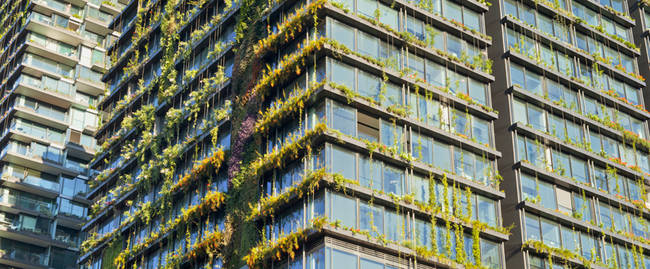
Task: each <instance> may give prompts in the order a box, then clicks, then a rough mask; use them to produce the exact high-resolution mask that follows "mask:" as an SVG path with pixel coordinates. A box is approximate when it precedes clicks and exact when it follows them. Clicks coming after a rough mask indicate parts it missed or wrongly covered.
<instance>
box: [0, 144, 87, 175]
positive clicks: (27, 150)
mask: <svg viewBox="0 0 650 269" xmlns="http://www.w3.org/2000/svg"><path fill="white" fill-rule="evenodd" d="M48 148H49V149H48ZM47 151H50V152H47ZM62 156H63V154H62V150H61V149H57V148H54V147H48V146H45V145H42V144H39V143H35V142H34V143H31V144H26V143H22V142H18V141H14V140H11V141H10V142H9V143H8V144H7V145H6V146H5V147H4V149H2V151H1V152H0V159H1V160H3V161H8V162H13V163H15V164H18V165H22V166H26V167H29V168H33V169H36V170H40V171H43V172H46V173H50V174H59V173H66V174H70V175H74V174H77V172H76V171H75V170H71V169H70V168H66V167H64V166H63V157H62Z"/></svg>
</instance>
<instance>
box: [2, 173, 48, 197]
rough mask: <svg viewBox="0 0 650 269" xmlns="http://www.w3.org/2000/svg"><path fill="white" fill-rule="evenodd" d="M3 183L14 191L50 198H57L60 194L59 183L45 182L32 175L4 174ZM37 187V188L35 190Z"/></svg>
mask: <svg viewBox="0 0 650 269" xmlns="http://www.w3.org/2000/svg"><path fill="white" fill-rule="evenodd" d="M2 183H3V185H7V186H9V187H11V188H13V189H17V190H21V191H25V192H29V193H33V194H36V195H40V196H43V197H48V198H56V197H57V196H58V194H59V189H60V185H59V183H56V182H52V181H49V180H45V179H42V178H39V177H36V176H32V175H15V174H9V173H4V174H2ZM34 187H36V188H34Z"/></svg>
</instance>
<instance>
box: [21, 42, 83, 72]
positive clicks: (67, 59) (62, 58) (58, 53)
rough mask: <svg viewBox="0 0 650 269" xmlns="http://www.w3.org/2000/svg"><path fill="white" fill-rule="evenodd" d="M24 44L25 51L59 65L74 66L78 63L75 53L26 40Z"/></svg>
mask: <svg viewBox="0 0 650 269" xmlns="http://www.w3.org/2000/svg"><path fill="white" fill-rule="evenodd" d="M25 44H26V45H27V48H26V50H27V51H28V52H31V53H34V54H36V55H40V56H43V57H46V58H48V59H52V60H55V61H57V62H59V63H62V64H65V65H69V66H75V65H77V63H79V60H78V58H79V56H78V54H77V52H66V51H63V50H61V49H60V48H58V47H57V46H55V45H53V44H51V43H49V44H48V43H45V44H39V43H37V42H36V41H35V40H27V41H26V42H25Z"/></svg>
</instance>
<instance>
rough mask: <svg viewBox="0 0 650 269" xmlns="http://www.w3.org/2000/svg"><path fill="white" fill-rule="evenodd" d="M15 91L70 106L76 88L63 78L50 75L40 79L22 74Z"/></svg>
mask: <svg viewBox="0 0 650 269" xmlns="http://www.w3.org/2000/svg"><path fill="white" fill-rule="evenodd" d="M14 91H15V92H16V93H19V94H21V95H24V96H27V97H31V98H34V99H36V100H39V101H44V102H47V103H50V104H52V105H55V106H58V107H63V108H69V107H70V105H71V104H72V103H71V101H70V100H72V98H73V96H74V93H75V92H76V89H75V87H74V85H72V84H70V83H67V82H65V81H63V80H55V79H51V78H49V77H44V79H39V78H35V77H32V76H29V75H26V74H21V75H20V77H18V79H17V80H16V82H15V84H14Z"/></svg>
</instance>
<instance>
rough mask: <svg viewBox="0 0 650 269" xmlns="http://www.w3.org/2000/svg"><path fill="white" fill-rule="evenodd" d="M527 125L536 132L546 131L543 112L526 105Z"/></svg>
mask: <svg viewBox="0 0 650 269" xmlns="http://www.w3.org/2000/svg"><path fill="white" fill-rule="evenodd" d="M528 123H529V124H530V125H532V126H533V128H535V129H537V130H540V131H546V119H545V117H544V110H542V109H541V108H538V107H536V106H533V105H528Z"/></svg>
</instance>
